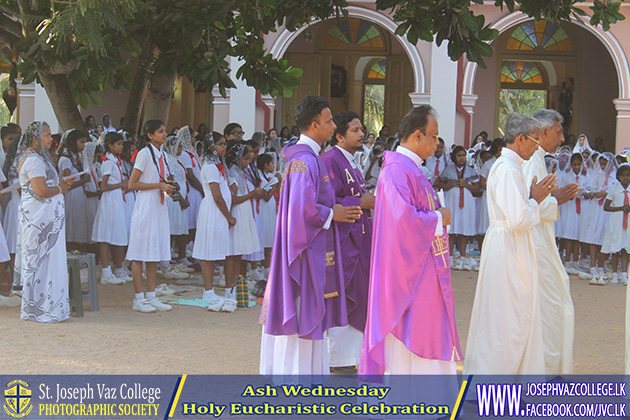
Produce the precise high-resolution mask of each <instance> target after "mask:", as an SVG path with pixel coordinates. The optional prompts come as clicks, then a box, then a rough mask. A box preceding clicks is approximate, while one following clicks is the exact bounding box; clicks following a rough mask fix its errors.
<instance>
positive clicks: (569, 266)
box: [564, 263, 580, 276]
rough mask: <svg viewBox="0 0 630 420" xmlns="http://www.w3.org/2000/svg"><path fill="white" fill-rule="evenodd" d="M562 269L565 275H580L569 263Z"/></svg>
mask: <svg viewBox="0 0 630 420" xmlns="http://www.w3.org/2000/svg"><path fill="white" fill-rule="evenodd" d="M564 269H565V270H566V272H567V274H573V275H574V276H577V275H578V274H580V270H578V269H576V268H574V267H573V264H571V263H566V264H565V265H564Z"/></svg>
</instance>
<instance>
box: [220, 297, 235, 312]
mask: <svg viewBox="0 0 630 420" xmlns="http://www.w3.org/2000/svg"><path fill="white" fill-rule="evenodd" d="M235 310H236V299H234V298H231V297H229V298H226V299H225V303H224V304H223V307H222V308H221V312H234V311H235Z"/></svg>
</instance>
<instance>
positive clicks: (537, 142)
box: [525, 134, 540, 146]
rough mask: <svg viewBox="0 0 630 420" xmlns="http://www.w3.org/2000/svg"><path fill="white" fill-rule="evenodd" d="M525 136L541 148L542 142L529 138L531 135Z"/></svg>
mask: <svg viewBox="0 0 630 420" xmlns="http://www.w3.org/2000/svg"><path fill="white" fill-rule="evenodd" d="M525 136H526V137H527V138H528V139H530V140H531V141H533V142H534V143H536V144H537V145H539V146H540V142H539V141H538V140H536V139H535V138H533V137H532V136H529V135H527V134H525Z"/></svg>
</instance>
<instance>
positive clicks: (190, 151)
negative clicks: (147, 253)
mask: <svg viewBox="0 0 630 420" xmlns="http://www.w3.org/2000/svg"><path fill="white" fill-rule="evenodd" d="M177 137H179V138H180V139H181V142H182V143H181V144H182V153H181V154H180V155H179V156H177V160H178V161H180V162H181V164H182V165H184V169H185V170H186V180H187V181H188V186H189V188H188V194H187V197H186V199H187V200H188V203H189V204H190V206H189V207H188V209H187V210H186V214H187V216H188V233H189V236H188V242H190V241H193V240H194V239H195V230H196V229H197V217H198V215H199V206H200V205H201V200H202V199H203V197H204V193H203V191H204V189H203V186H202V184H201V181H200V180H201V167H202V164H201V159H199V156H198V155H197V151H196V150H195V147H194V146H193V144H192V135H191V132H190V128H189V127H188V126H187V125H185V126H183V127H182V128H180V129H179V131H178V132H177Z"/></svg>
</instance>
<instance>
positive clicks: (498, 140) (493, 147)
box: [489, 137, 505, 156]
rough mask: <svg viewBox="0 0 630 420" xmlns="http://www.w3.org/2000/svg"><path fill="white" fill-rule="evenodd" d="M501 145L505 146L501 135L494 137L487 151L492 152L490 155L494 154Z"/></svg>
mask: <svg viewBox="0 0 630 420" xmlns="http://www.w3.org/2000/svg"><path fill="white" fill-rule="evenodd" d="M503 147H505V142H504V141H503V139H502V138H501V137H497V138H496V139H494V140H492V144H491V145H490V150H489V151H490V153H492V156H496V155H497V153H499V150H500V149H501V148H503Z"/></svg>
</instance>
